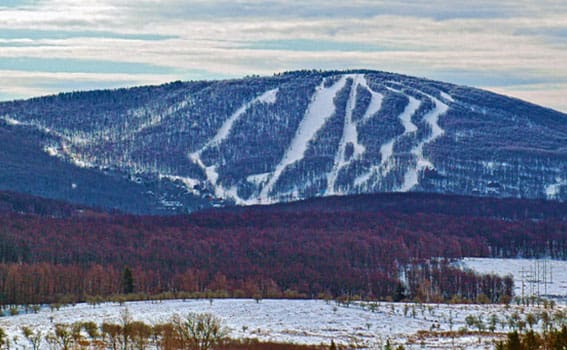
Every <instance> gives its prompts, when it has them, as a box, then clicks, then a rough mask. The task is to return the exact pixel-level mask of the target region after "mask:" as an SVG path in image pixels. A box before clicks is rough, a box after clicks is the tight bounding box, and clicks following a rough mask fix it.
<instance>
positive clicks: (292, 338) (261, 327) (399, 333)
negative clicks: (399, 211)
mask: <svg viewBox="0 0 567 350" xmlns="http://www.w3.org/2000/svg"><path fill="white" fill-rule="evenodd" d="M461 263H462V265H463V266H464V267H467V268H471V269H473V270H476V271H478V272H496V273H498V274H500V275H507V274H511V275H513V276H514V280H515V284H516V293H520V292H521V285H522V283H521V282H522V276H524V278H523V280H524V291H525V292H526V291H527V290H529V289H530V288H531V287H529V286H527V285H528V282H529V281H527V280H528V278H527V277H526V275H527V274H529V271H530V269H532V270H534V269H536V267H535V266H536V265H535V263H534V261H533V260H522V259H476V258H475V259H472V258H467V259H464V260H463V261H462V262H461ZM540 268H541V266H540ZM545 269H546V271H551V273H550V275H551V276H552V278H551V279H549V280H548V282H549V283H548V284H547V291H548V294H549V295H556V296H564V295H565V292H566V291H567V262H564V261H549V262H548V264H547V266H546V268H545ZM532 272H533V271H532ZM530 283H531V282H530ZM526 286H527V287H526ZM544 289H545V287H543V286H541V285H540V292H541V294H543V291H544ZM526 294H527V292H526ZM124 310H128V311H129V313H130V314H131V315H132V316H133V319H134V320H140V321H144V322H146V323H148V324H158V323H163V322H167V321H168V320H169V319H170V318H171V317H172V316H173V315H175V314H178V315H181V316H183V315H185V314H187V313H190V312H195V313H211V314H213V315H215V316H217V317H219V318H220V319H221V320H222V323H223V325H224V326H225V327H226V328H227V329H228V331H229V335H230V337H232V338H257V339H260V340H264V341H267V340H270V341H275V342H290V343H301V344H321V343H323V344H330V342H331V340H334V341H335V342H336V343H341V344H345V345H349V344H350V345H358V346H361V347H364V348H369V349H378V348H381V346H383V345H384V344H385V342H386V340H387V339H390V341H391V343H392V344H395V345H398V344H403V345H404V346H405V347H406V349H470V350H472V349H475V350H476V349H493V344H494V340H495V339H499V337H501V336H502V334H503V333H504V332H507V331H509V330H510V329H509V328H508V324H509V322H508V321H509V317H510V315H512V314H514V313H517V314H518V315H520V317H522V318H524V319H525V316H526V315H527V314H528V313H533V314H538V313H540V312H542V311H544V310H543V308H541V307H538V306H530V307H526V306H518V305H515V304H514V303H513V305H509V306H504V305H442V304H441V305H440V304H409V303H408V304H406V303H386V302H380V303H364V302H355V303H351V304H350V305H345V304H338V303H336V302H335V301H324V300H261V301H259V302H256V301H255V300H250V299H215V300H186V301H183V300H169V301H163V302H150V301H143V302H130V303H126V304H124V305H119V304H116V303H105V304H101V305H97V306H94V307H93V306H90V305H87V304H78V305H76V306H69V307H63V308H61V309H60V310H58V311H52V310H50V309H49V308H48V307H44V308H42V309H41V310H40V311H39V313H37V314H21V315H17V316H5V317H1V318H0V327H1V328H3V329H4V330H5V331H6V333H7V334H8V335H9V337H10V339H13V338H14V336H16V337H17V338H18V347H19V348H27V347H29V344H28V343H27V340H25V339H24V337H23V335H22V333H21V327H22V326H29V327H31V328H32V329H40V330H41V331H42V334H48V333H50V332H53V327H54V325H55V324H57V323H65V324H71V323H73V322H77V321H83V322H84V321H94V322H96V323H98V324H99V325H100V324H102V323H103V322H110V323H120V320H121V318H120V315H121V314H122V313H123V312H124ZM558 310H562V311H563V312H567V306H565V303H563V302H559V303H558V305H557V306H556V307H555V310H553V311H550V310H547V311H548V312H553V313H555V312H557V311H558ZM471 315H472V316H474V317H476V318H477V319H478V318H479V317H480V319H481V320H482V323H483V324H484V327H485V333H484V335H482V336H478V335H476V334H471V333H468V331H476V330H477V328H476V327H475V326H471V325H467V322H466V318H467V316H471ZM490 319H494V320H495V331H496V332H495V333H492V332H491V331H490V327H489V324H490V321H489V320H490ZM541 326H542V323H541V322H539V323H538V324H536V325H535V326H534V328H536V329H541ZM459 330H462V331H467V332H464V333H463V335H461V336H457V337H456V338H455V339H452V338H451V337H447V336H445V337H441V336H440V334H441V332H446V331H459ZM420 331H425V332H427V331H432V332H433V333H429V334H426V335H423V334H422V335H419V334H418V332H420ZM41 349H46V350H47V349H48V346H47V344H45V343H44V344H42V347H41Z"/></svg>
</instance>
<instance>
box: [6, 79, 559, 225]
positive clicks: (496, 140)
mask: <svg viewBox="0 0 567 350" xmlns="http://www.w3.org/2000/svg"><path fill="white" fill-rule="evenodd" d="M566 121H567V117H566V115H565V114H562V113H559V112H557V111H553V110H551V109H548V108H544V107H539V106H536V105H533V104H531V103H528V102H524V101H521V100H517V99H513V98H508V97H505V96H502V95H497V94H493V93H489V92H485V91H482V90H479V89H474V88H467V87H462V86H458V85H453V84H448V83H443V82H436V81H431V80H425V79H420V78H414V77H409V76H405V75H399V74H394V73H385V72H379V71H370V70H349V71H330V72H319V71H296V72H289V73H282V74H278V75H274V76H272V77H256V76H253V77H247V78H244V79H240V80H221V81H209V82H203V81H201V82H186V83H183V82H174V83H169V84H165V85H160V86H150V87H136V88H130V89H117V90H98V91H90V92H81V93H66V94H60V95H53V96H49V97H42V98H34V99H31V100H26V101H12V102H4V103H0V132H2V133H3V134H4V137H0V142H2V139H5V140H6V139H9V138H10V137H11V140H12V142H16V143H17V142H23V141H18V139H21V138H23V137H27V138H28V139H30V140H33V142H32V143H33V145H32V146H33V147H30V148H31V149H32V150H30V152H41V153H42V155H43V158H45V155H47V158H46V159H49V160H45V161H43V162H45V163H52V162H59V163H58V164H59V165H61V166H62V167H69V168H71V170H69V172H71V173H73V176H76V177H77V178H78V179H79V180H81V179H85V178H94V177H100V179H98V180H96V181H91V182H93V183H94V184H96V185H97V187H98V188H100V190H101V193H102V192H105V191H106V192H107V193H106V194H104V193H103V194H101V195H100V196H99V195H97V194H96V193H93V191H91V192H89V193H88V194H87V193H83V194H81V195H75V197H79V198H76V199H73V198H71V199H73V201H75V202H80V203H83V204H90V205H93V204H95V205H96V206H103V207H107V208H117V209H120V210H124V211H128V212H135V213H158V214H159V213H176V212H183V211H193V210H196V209H200V208H201V209H202V208H206V207H210V206H224V205H233V204H240V205H251V204H269V203H277V202H282V201H292V200H302V199H306V198H312V197H321V196H323V197H324V196H330V195H350V194H359V193H377V192H406V191H418V192H435V193H448V194H453V193H454V194H461V195H476V196H489V197H515V198H534V199H556V200H561V201H565V200H566V199H567V176H565V175H564V174H566V173H567V147H565V145H566V144H567V122H566ZM0 153H1V151H0ZM16 153H17V152H16ZM5 158H10V157H9V156H7V155H2V154H0V161H2V159H5ZM12 158H14V157H12ZM17 158H21V157H17ZM43 158H42V159H43ZM9 164H12V167H16V165H17V167H23V169H20V171H38V170H36V169H35V168H33V169H28V170H24V169H25V168H26V166H22V165H21V164H17V160H15V159H11V162H10V163H9ZM59 165H58V166H59ZM38 167H39V168H45V166H42V167H40V166H38ZM28 168H30V167H28ZM54 168H57V167H55V166H54ZM77 173H81V174H78V175H77ZM85 173H88V174H85ZM0 175H3V176H2V177H0V189H6V190H16V191H22V190H26V189H27V190H28V192H29V193H31V194H40V195H44V196H48V197H50V198H58V199H65V200H67V199H69V197H73V195H74V193H78V192H80V191H82V190H83V188H82V187H83V186H85V185H84V184H82V185H81V184H78V183H76V182H79V181H75V182H74V183H75V185H73V183H71V184H68V185H61V186H62V187H64V186H70V187H71V189H70V190H69V189H67V190H66V192H67V194H65V193H61V192H62V191H59V193H56V192H57V191H51V192H50V191H47V190H46V189H45V187H46V186H35V188H34V186H33V184H31V183H30V182H31V181H32V180H31V179H27V180H25V181H21V182H22V183H19V184H15V183H16V182H18V181H15V179H14V178H15V176H14V175H13V171H12V173H10V170H8V171H6V170H5V171H3V173H2V174H0ZM57 176H58V170H57V169H54V170H53V176H51V177H50V179H53V178H56V177H57ZM66 177H69V175H66ZM71 177H72V176H71ZM2 179H4V180H2ZM6 179H8V180H6ZM10 179H12V180H11V181H10ZM18 180H20V179H18ZM52 181H54V182H56V183H59V182H65V181H64V180H63V179H59V180H52ZM67 182H68V181H67ZM113 186H121V187H123V188H124V191H123V193H122V191H118V192H119V193H120V194H121V195H120V197H121V198H122V199H120V200H118V199H116V198H111V197H112V194H111V192H112V190H111V188H112V187H113ZM38 187H39V188H38ZM30 188H31V190H30ZM41 190H43V192H41ZM24 192H25V191H24ZM63 192H65V191H63ZM87 192H88V191H87ZM88 196H95V197H97V196H98V197H100V198H98V199H97V201H96V203H92V202H93V201H92V200H90V199H89V198H86V197H88ZM132 196H134V197H136V202H137V203H140V204H139V205H138V204H136V205H133V204H132V199H133V198H134V197H132ZM128 205H129V207H128Z"/></svg>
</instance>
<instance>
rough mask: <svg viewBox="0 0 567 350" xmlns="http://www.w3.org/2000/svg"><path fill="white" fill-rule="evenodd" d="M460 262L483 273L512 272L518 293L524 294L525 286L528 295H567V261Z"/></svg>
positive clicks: (475, 259)
mask: <svg viewBox="0 0 567 350" xmlns="http://www.w3.org/2000/svg"><path fill="white" fill-rule="evenodd" d="M544 261H545V264H544ZM460 264H461V266H462V267H463V268H468V269H471V270H473V271H476V272H479V273H495V274H497V275H500V276H506V275H511V276H512V277H513V278H514V293H515V295H517V296H521V295H522V286H523V292H524V296H529V295H538V294H539V295H542V296H547V297H553V298H559V299H563V300H565V299H566V298H567V261H564V260H549V259H546V260H544V259H537V260H536V259H487V258H465V259H463V260H462V261H461V262H460Z"/></svg>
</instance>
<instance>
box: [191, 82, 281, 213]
mask: <svg viewBox="0 0 567 350" xmlns="http://www.w3.org/2000/svg"><path fill="white" fill-rule="evenodd" d="M278 91H279V89H277V88H276V89H272V90H269V91H266V92H265V93H263V94H262V95H260V96H258V97H256V98H254V99H252V100H251V101H248V102H247V103H245V104H244V105H242V106H241V107H240V108H238V109H237V110H236V112H234V113H233V114H232V115H231V116H230V117H229V118H228V119H227V120H226V121H225V122H224V123H223V125H222V126H221V127H220V129H219V130H218V131H217V133H216V134H215V136H214V137H213V138H212V139H210V140H209V141H208V142H207V143H206V144H205V145H204V146H203V147H201V149H199V150H197V151H195V152H192V153H190V154H189V159H191V161H192V162H193V163H195V164H197V165H198V166H199V167H200V168H201V169H203V171H204V173H205V177H206V178H207V181H208V182H209V183H210V184H211V185H212V186H213V189H214V192H215V196H217V197H219V198H227V197H230V198H232V199H234V200H235V201H236V203H237V204H241V203H242V202H244V201H243V200H242V199H241V198H239V197H238V195H237V192H236V189H235V188H234V187H232V188H230V189H228V190H227V189H225V188H224V187H222V186H221V185H218V184H217V181H218V178H219V174H218V172H217V167H216V166H215V165H212V166H207V165H205V163H204V162H203V160H202V159H201V154H202V153H203V152H204V151H205V150H207V149H208V148H210V147H213V146H218V145H220V144H221V143H222V142H223V141H224V140H225V139H226V138H227V137H228V136H229V135H230V131H231V130H232V126H233V125H234V123H235V122H236V121H237V120H238V119H239V118H240V117H241V116H242V115H244V113H246V111H247V110H248V109H250V107H252V106H253V105H254V104H256V103H266V104H274V103H275V102H276V98H277V94H278Z"/></svg>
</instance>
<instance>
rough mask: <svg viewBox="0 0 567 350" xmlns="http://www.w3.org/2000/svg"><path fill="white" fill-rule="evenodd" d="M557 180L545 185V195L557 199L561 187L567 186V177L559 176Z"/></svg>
mask: <svg viewBox="0 0 567 350" xmlns="http://www.w3.org/2000/svg"><path fill="white" fill-rule="evenodd" d="M555 181H556V182H555V183H553V184H549V185H547V186H545V195H546V196H547V198H548V199H557V198H558V197H559V194H560V193H561V187H563V186H567V179H565V180H564V179H562V178H560V177H558V178H556V179H555Z"/></svg>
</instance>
